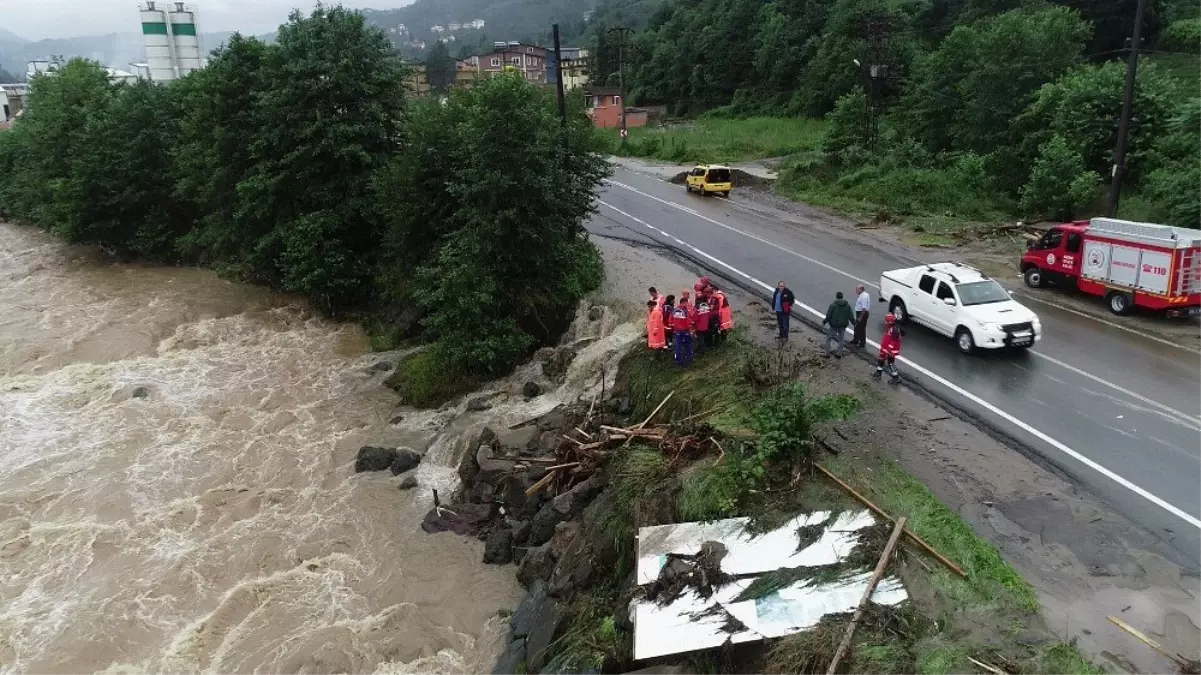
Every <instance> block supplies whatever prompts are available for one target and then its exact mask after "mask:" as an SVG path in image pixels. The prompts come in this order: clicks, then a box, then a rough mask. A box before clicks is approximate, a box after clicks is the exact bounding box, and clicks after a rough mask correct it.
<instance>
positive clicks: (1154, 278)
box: [1137, 250, 1172, 294]
mask: <svg viewBox="0 0 1201 675" xmlns="http://www.w3.org/2000/svg"><path fill="white" fill-rule="evenodd" d="M1171 268H1172V254H1171V253H1165V252H1163V251H1150V250H1144V251H1143V258H1142V261H1141V262H1140V264H1139V271H1138V285H1137V288H1141V289H1143V290H1144V291H1149V292H1151V293H1160V294H1166V293H1167V292H1168V281H1169V278H1168V270H1170V269H1171Z"/></svg>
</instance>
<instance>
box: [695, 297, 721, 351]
mask: <svg viewBox="0 0 1201 675" xmlns="http://www.w3.org/2000/svg"><path fill="white" fill-rule="evenodd" d="M694 315H695V319H694V321H693V325H694V326H696V345H697V346H696V353H697V355H698V356H699V355H701V354H704V353H705V352H706V351H708V350H709V349H710V348H711V347H712V346H713V333H712V325H713V322H714V321H715V320H716V319H717V317H716V316H714V315H713V308H712V307H711V306H710V305H709V298H707V297H701V298H697V300H696V312H694Z"/></svg>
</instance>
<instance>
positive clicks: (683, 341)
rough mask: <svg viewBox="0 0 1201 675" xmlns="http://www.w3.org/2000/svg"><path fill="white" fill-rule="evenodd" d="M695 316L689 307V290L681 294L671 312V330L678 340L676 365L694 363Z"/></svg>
mask: <svg viewBox="0 0 1201 675" xmlns="http://www.w3.org/2000/svg"><path fill="white" fill-rule="evenodd" d="M694 320H695V317H694V315H693V313H692V310H691V309H689V307H688V292H687V291H685V292H684V293H682V294H680V302H679V304H678V305H676V308H675V310H674V311H672V313H671V332H672V335H674V336H675V340H676V365H677V366H690V365H692V327H693V322H694Z"/></svg>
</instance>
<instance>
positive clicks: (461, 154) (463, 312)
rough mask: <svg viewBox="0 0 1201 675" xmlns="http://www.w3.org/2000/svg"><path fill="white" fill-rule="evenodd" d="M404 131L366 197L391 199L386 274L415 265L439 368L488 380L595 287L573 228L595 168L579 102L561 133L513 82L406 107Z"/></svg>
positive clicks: (594, 262) (587, 207)
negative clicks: (534, 257) (385, 171)
mask: <svg viewBox="0 0 1201 675" xmlns="http://www.w3.org/2000/svg"><path fill="white" fill-rule="evenodd" d="M413 124H414V126H413V128H412V134H411V136H410V139H409V143H410V149H409V152H406V153H405V154H404V155H402V156H401V157H400V158H398V160H397V161H398V162H399V163H398V164H397V165H395V166H393V167H392V170H391V171H390V172H389V178H388V180H387V181H385V182H384V183H383V184H382V185H378V186H377V190H378V191H379V192H381V193H382V194H385V195H388V196H389V197H390V198H389V199H388V200H387V202H386V203H385V205H384V209H385V212H386V213H387V214H388V216H389V231H390V235H389V243H390V246H389V249H388V250H389V255H388V262H387V264H388V265H392V264H396V265H400V266H402V267H403V266H411V265H412V264H413V263H412V261H407V260H406V259H407V258H409V257H410V256H414V257H416V258H417V259H418V260H420V269H419V270H418V273H417V275H416V280H415V283H414V288H413V296H414V297H415V298H416V300H417V302H418V303H419V304H420V305H421V307H422V308H423V309H424V310H425V311H426V316H425V319H424V321H423V324H424V326H425V328H426V329H427V330H428V331H429V333H430V336H431V337H433V338H435V339H436V340H437V345H436V350H437V352H438V353H439V354H440V356H441V362H442V363H450V364H458V365H459V366H460V367H462V366H468V367H470V369H471V372H473V373H476V374H479V375H484V376H488V375H495V374H496V373H499V372H502V371H503V370H505V369H506V368H508V367H510V366H512V365H513V364H514V363H515V362H516V359H517V358H519V357H520V356H521V355H522V354H523V353H526V351H527V350H528V349H529V348H530V347H531V346H533V345H535V344H538V343H544V342H546V341H548V340H550V339H552V338H553V337H554V336H555V335H557V333H558V331H559V330H561V329H562V328H563V327H564V326H565V325H566V321H568V320H569V318H570V316H571V315H572V313H573V310H574V307H575V305H576V303H577V302H578V301H579V299H580V298H581V297H583V295H584V293H586V292H587V291H588V290H590V289H591V288H592V287H594V286H595V285H596V284H597V283H598V282H599V280H600V263H599V258H598V255H597V252H596V250H595V248H594V247H593V246H592V244H591V243H589V242H587V241H586V240H585V239H583V238H581V236H580V225H582V223H583V220H584V219H585V218H586V217H587V216H588V215H589V213H591V211H592V210H593V208H594V206H595V203H596V191H597V188H598V185H599V181H600V179H601V178H602V177H603V176H604V175H605V174H606V173H607V171H608V168H607V164H606V162H605V161H604V159H603V158H602V157H601V156H600V155H598V154H597V153H595V152H594V151H593V149H592V148H593V144H594V137H593V135H592V128H591V125H590V124H589V123H588V120H587V118H586V117H584V115H583V112H582V101H581V100H580V99H579V98H578V97H573V99H572V114H571V121H570V124H569V125H568V127H567V130H566V131H564V130H563V128H562V127H561V126H560V124H559V122H558V120H557V118H556V110H555V102H554V97H553V96H552V95H551V93H550V92H549V91H548V90H546V89H545V88H541V87H536V86H533V85H530V84H528V83H526V82H524V81H522V80H521V79H520V78H518V77H512V76H510V77H497V78H492V79H489V80H486V81H484V82H481V83H480V84H478V85H477V86H476V87H474V88H472V89H470V90H455V91H453V92H452V93H451V96H450V98H449V101H448V102H447V103H446V104H445V105H439V104H435V103H432V102H431V103H430V104H428V105H425V106H415V108H414V110H413ZM425 131H431V132H433V133H424V132H425ZM427 159H433V160H435V161H434V162H433V163H432V164H425V160H427ZM430 172H432V173H430ZM422 240H424V241H425V244H424V245H422V243H421V242H422ZM431 244H432V246H431ZM414 245H415V246H414ZM535 250H536V251H538V261H537V264H531V263H530V252H531V251H535Z"/></svg>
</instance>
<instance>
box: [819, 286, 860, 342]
mask: <svg viewBox="0 0 1201 675" xmlns="http://www.w3.org/2000/svg"><path fill="white" fill-rule="evenodd" d="M854 318H855V312H854V310H853V309H851V303H849V302H847V301H846V300H845V299H843V297H842V291H839V292H838V293H836V294H835V295H834V302H832V303H830V307H829V309H827V310H826V318H825V319H823V320H822V325H824V326H827V330H826V353H825V356H826V358H829V357H830V355H831V354H833V355H834V358H836V359H841V358H842V350H843V348H844V346H845V343H846V338H847V326H850V325H851V321H852V320H853V319H854ZM830 343H834V344H837V345H838V351H833V350H831V349H830Z"/></svg>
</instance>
